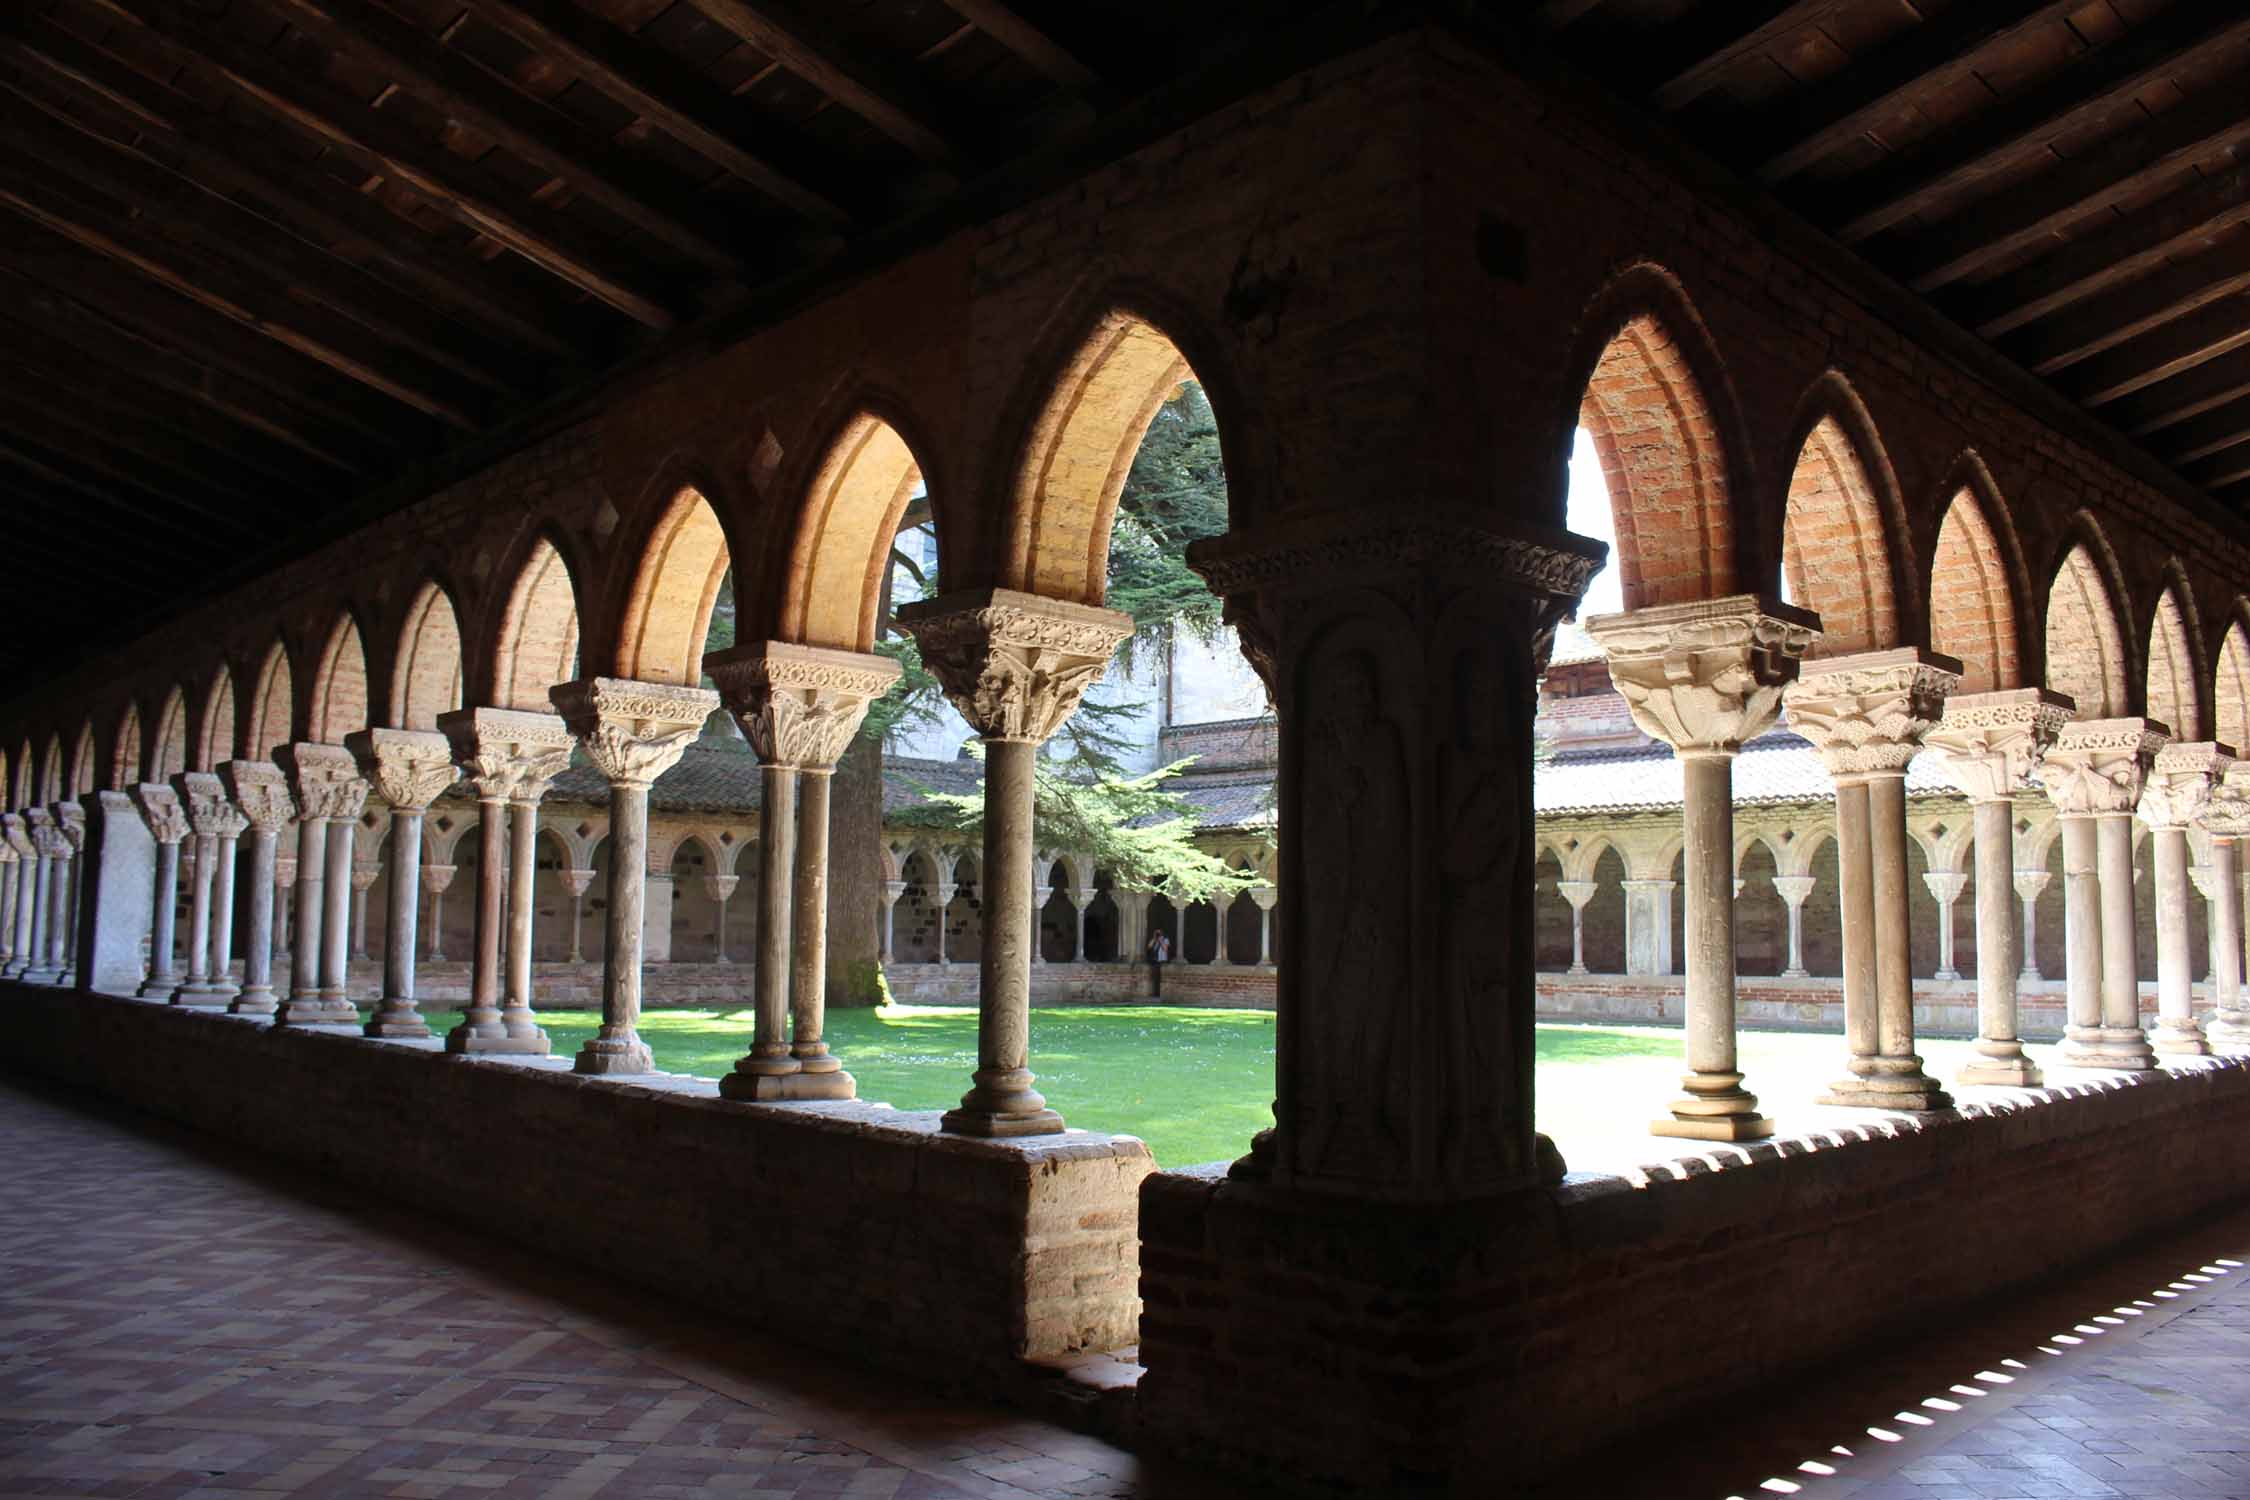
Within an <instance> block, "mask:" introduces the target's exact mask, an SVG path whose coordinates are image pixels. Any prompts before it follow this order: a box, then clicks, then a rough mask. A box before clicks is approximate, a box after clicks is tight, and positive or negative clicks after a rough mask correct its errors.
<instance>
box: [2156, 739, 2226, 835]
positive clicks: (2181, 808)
mask: <svg viewBox="0 0 2250 1500" xmlns="http://www.w3.org/2000/svg"><path fill="white" fill-rule="evenodd" d="M2233 768H2234V747H2233V746H2231V745H2222V744H2219V743H2218V742H2217V741H2215V740H2175V741H2173V742H2172V743H2171V744H2169V745H2166V746H2165V747H2164V748H2163V749H2161V750H2159V751H2157V752H2156V764H2155V766H2154V768H2153V769H2151V770H2150V772H2149V774H2148V780H2147V781H2146V782H2145V783H2144V784H2143V785H2142V787H2141V821H2142V822H2144V823H2146V824H2148V826H2149V827H2151V828H2164V829H2173V828H2186V827H2187V826H2188V825H2190V824H2191V823H2194V822H2195V821H2196V820H2197V819H2198V818H2200V817H2201V816H2202V814H2203V809H2204V807H2205V805H2206V804H2208V803H2209V802H2210V800H2211V794H2212V791H2213V789H2214V788H2215V787H2216V786H2217V785H2218V783H2219V782H2220V780H2221V779H2222V778H2224V777H2225V776H2226V774H2227V772H2228V771H2230V770H2232V769H2233Z"/></svg>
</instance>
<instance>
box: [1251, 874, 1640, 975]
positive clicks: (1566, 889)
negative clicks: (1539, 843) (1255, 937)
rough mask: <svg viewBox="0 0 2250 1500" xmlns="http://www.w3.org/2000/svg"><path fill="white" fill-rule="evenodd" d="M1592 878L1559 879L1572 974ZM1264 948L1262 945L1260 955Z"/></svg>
mask: <svg viewBox="0 0 2250 1500" xmlns="http://www.w3.org/2000/svg"><path fill="white" fill-rule="evenodd" d="M1599 889H1600V887H1599V886H1597V885H1596V884H1595V883H1594V882H1593V881H1591V880H1558V881H1556V882H1555V892H1556V894H1558V895H1560V896H1561V897H1562V898H1563V900H1565V901H1568V902H1569V903H1570V969H1569V971H1568V972H1570V973H1572V974H1583V973H1585V972H1586V903H1587V902H1589V901H1591V900H1593V899H1594V892H1595V891H1597V890H1599ZM1263 954H1264V950H1263V947H1262V946H1261V948H1260V957H1261V959H1262V958H1263Z"/></svg>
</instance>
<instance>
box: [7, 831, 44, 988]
mask: <svg viewBox="0 0 2250 1500" xmlns="http://www.w3.org/2000/svg"><path fill="white" fill-rule="evenodd" d="M0 837H5V838H6V839H7V841H8V846H9V848H10V849H12V850H14V851H15V856H16V861H15V866H14V868H15V871H16V899H15V905H14V906H13V907H11V908H10V909H9V913H8V932H9V953H8V961H7V963H6V964H5V965H0V979H15V978H18V977H20V976H21V975H22V974H23V972H24V970H26V969H28V968H30V967H31V964H32V928H33V921H34V912H35V908H36V907H37V906H38V900H39V894H38V892H39V864H40V856H39V846H38V845H37V844H36V843H35V842H34V841H33V839H32V829H31V825H30V823H29V822H27V821H26V820H25V817H24V815H23V814H22V813H8V814H6V815H4V816H0Z"/></svg>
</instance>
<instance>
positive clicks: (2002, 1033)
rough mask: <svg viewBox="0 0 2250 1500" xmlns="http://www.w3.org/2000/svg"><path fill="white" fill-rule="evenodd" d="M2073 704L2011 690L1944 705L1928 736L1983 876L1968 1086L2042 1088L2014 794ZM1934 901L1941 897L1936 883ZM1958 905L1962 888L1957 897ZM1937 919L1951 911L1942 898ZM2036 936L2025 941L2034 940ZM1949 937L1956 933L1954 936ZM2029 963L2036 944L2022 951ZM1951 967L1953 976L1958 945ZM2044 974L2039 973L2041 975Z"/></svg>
mask: <svg viewBox="0 0 2250 1500" xmlns="http://www.w3.org/2000/svg"><path fill="white" fill-rule="evenodd" d="M2071 708H2072V705H2071V702H2070V700H2069V699H2068V698H2065V697H2063V696H2062V695H2060V694H2058V693H2050V692H2048V691H2046V690H2045V689H2044V688H2010V689H2005V690H2003V691H2000V692H1992V693H1964V694H1961V695H1959V696H1957V697H1954V698H1951V699H1949V700H1948V701H1947V702H1946V705H1945V715H1944V717H1943V718H1942V719H1940V720H1939V721H1938V727H1937V728H1936V729H1934V730H1932V731H1930V734H1929V736H1928V742H1929V744H1930V746H1931V747H1932V748H1933V749H1936V750H1938V751H1940V752H1942V754H1941V760H1940V764H1941V765H1943V767H1944V768H1945V771H1946V774H1947V775H1948V776H1950V777H1951V778H1952V780H1953V783H1954V785H1956V786H1958V787H1960V788H1961V791H1962V793H1963V794H1964V795H1965V796H1967V797H1968V799H1969V802H1970V805H1971V807H1972V809H1973V810H1972V813H1971V816H1972V817H1973V818H1974V819H1975V826H1976V850H1977V852H1976V861H1977V864H1976V871H1977V1044H1976V1045H1977V1057H1976V1060H1975V1061H1973V1062H1971V1063H1970V1064H1969V1065H1968V1066H1967V1067H1965V1068H1963V1069H1962V1070H1961V1082H1962V1083H1964V1084H2000V1085H2007V1086H2012V1087H2017V1088H2035V1087H2037V1086H2038V1084H2039V1078H2040V1075H2039V1069H2038V1066H2037V1065H2036V1064H2034V1063H2033V1062H2032V1061H2031V1059H2030V1058H2029V1057H2027V1056H2025V1055H2024V1050H2023V1041H2022V1039H2021V1030H2020V1021H2019V1007H2020V1004H2021V996H2020V993H2019V991H2018V988H2017V978H2016V975H2015V973H2014V972H2013V971H2012V970H2013V965H2012V963H2011V959H2012V957H2013V956H2014V954H2015V951H2016V931H2015V918H2016V898H2017V895H2018V894H2019V893H2021V892H2022V890H2023V880H2024V874H2023V872H2019V871H2018V870H2016V868H2015V863H2016V822H2015V819H2016V804H2015V797H2016V792H2017V791H2018V790H2019V789H2020V788H2021V787H2022V786H2023V785H2024V784H2025V780H2026V778H2027V777H2029V776H2030V774H2031V771H2032V769H2033V767H2035V766H2037V765H2038V764H2039V762H2040V758H2041V757H2042V756H2044V755H2045V754H2046V753H2047V751H2048V749H2049V748H2050V747H2052V746H2053V744H2054V742H2055V736H2056V735H2057V734H2059V733H2060V732H2061V730H2062V727H2063V725H2064V724H2065V723H2067V722H2068V721H2069V718H2070V713H2071ZM1927 878H1930V879H1931V880H1932V884H1931V887H1930V890H1931V894H1932V895H1936V894H1937V893H1938V887H1937V884H1936V882H1935V878H1934V877H1927ZM2046 883H2047V877H2046V875H2045V874H2044V873H2039V874H2038V884H2037V885H2036V886H2034V887H2033V888H2032V890H2031V892H2030V894H2029V895H2026V896H2024V897H2023V900H2024V902H2025V912H2026V915H2027V917H2028V915H2029V913H2030V904H2029V903H2030V902H2032V901H2034V900H2036V899H2037V897H2038V894H2039V889H2040V888H2041V887H2044V886H2045V885H2046ZM1953 894H1954V895H1955V896H1956V897H1957V896H1959V894H1960V889H1959V886H1958V885H1956V886H1955V887H1954V889H1953ZM1938 909H1939V911H1940V912H1942V913H1944V914H1945V915H1946V918H1947V927H1948V929H1950V925H1951V912H1950V909H1949V908H1948V906H1947V905H1946V904H1945V901H1944V898H1942V897H1941V898H1940V904H1939V908H1938ZM2028 931H2029V929H2028V927H2027V928H2026V932H2027V934H2028ZM1948 935H1949V933H1948ZM2024 950H2025V954H2026V957H2027V958H2028V956H2029V953H2030V943H2029V941H2028V937H2027V940H2026V942H2025V945H2024ZM1944 953H1945V958H1944V967H1945V968H1947V969H1951V968H1952V967H1953V952H1952V946H1951V944H1950V943H1947V944H1946V946H1945V949H1944ZM2038 972H2039V970H2038V966H2037V965H2032V966H2031V973H2032V974H2033V976H2034V977H2036V976H2037V974H2038Z"/></svg>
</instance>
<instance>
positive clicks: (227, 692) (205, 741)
mask: <svg viewBox="0 0 2250 1500" xmlns="http://www.w3.org/2000/svg"><path fill="white" fill-rule="evenodd" d="M235 718H236V713H235V706H234V669H233V668H232V667H230V666H228V665H227V664H226V663H225V662H221V663H219V670H218V671H217V673H215V674H214V675H213V676H212V678H211V690H210V691H209V692H208V693H206V694H205V695H204V697H203V723H202V726H201V727H200V728H199V729H198V730H197V732H196V736H195V765H194V767H193V769H195V770H198V771H209V770H212V769H214V768H215V767H216V766H217V765H218V764H219V762H220V761H223V760H232V759H233V758H234V756H235V751H236V744H235Z"/></svg>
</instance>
